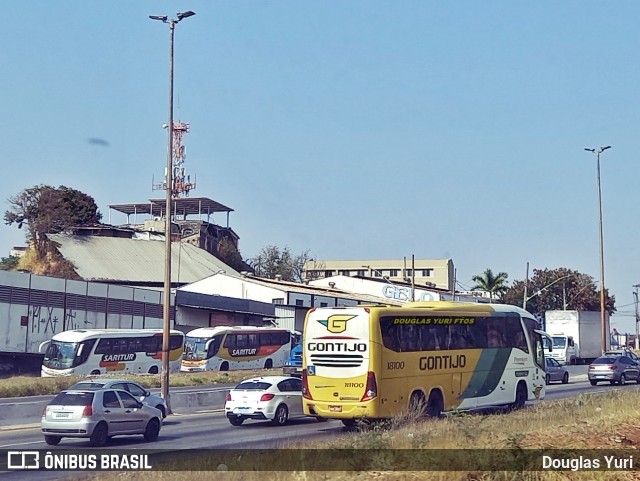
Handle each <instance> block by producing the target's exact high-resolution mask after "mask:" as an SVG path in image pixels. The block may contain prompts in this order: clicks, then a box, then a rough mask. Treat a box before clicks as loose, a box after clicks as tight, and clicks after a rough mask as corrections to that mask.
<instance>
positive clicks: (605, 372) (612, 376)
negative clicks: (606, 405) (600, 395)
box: [588, 356, 640, 386]
mask: <svg viewBox="0 0 640 481" xmlns="http://www.w3.org/2000/svg"><path fill="white" fill-rule="evenodd" d="M588 376H589V382H590V383H591V385H592V386H595V385H596V384H598V382H600V381H609V382H610V383H611V384H616V383H617V384H620V385H622V384H625V383H626V382H627V381H635V382H637V383H638V384H640V366H638V363H637V362H635V361H634V360H633V359H631V358H630V357H628V356H602V357H599V358H598V359H596V360H595V361H593V362H592V363H591V364H589V371H588Z"/></svg>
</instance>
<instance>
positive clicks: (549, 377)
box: [544, 374, 551, 384]
mask: <svg viewBox="0 0 640 481" xmlns="http://www.w3.org/2000/svg"><path fill="white" fill-rule="evenodd" d="M544 383H545V384H551V376H549V375H548V374H547V375H546V376H545V377H544Z"/></svg>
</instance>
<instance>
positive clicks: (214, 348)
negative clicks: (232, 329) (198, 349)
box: [207, 334, 223, 358]
mask: <svg viewBox="0 0 640 481" xmlns="http://www.w3.org/2000/svg"><path fill="white" fill-rule="evenodd" d="M222 337H223V335H222V334H218V335H217V336H214V337H213V341H212V342H211V343H210V344H209V351H208V352H207V357H208V358H210V357H213V356H215V355H216V354H218V349H220V345H221V344H222Z"/></svg>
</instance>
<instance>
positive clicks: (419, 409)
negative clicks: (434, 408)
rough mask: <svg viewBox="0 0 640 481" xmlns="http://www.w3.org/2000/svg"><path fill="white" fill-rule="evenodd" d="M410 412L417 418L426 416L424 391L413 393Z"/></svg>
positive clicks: (410, 400)
mask: <svg viewBox="0 0 640 481" xmlns="http://www.w3.org/2000/svg"><path fill="white" fill-rule="evenodd" d="M409 412H410V413H411V414H413V415H416V416H424V415H425V414H426V405H425V402H424V394H423V392H422V391H414V392H412V393H411V397H410V398H409Z"/></svg>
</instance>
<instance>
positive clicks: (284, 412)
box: [271, 404, 289, 426]
mask: <svg viewBox="0 0 640 481" xmlns="http://www.w3.org/2000/svg"><path fill="white" fill-rule="evenodd" d="M287 419H289V410H288V409H287V406H286V405H285V404H280V406H278V407H277V408H276V414H275V416H274V418H273V419H272V420H271V424H273V425H274V426H282V425H283V424H285V423H286V422H287Z"/></svg>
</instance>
